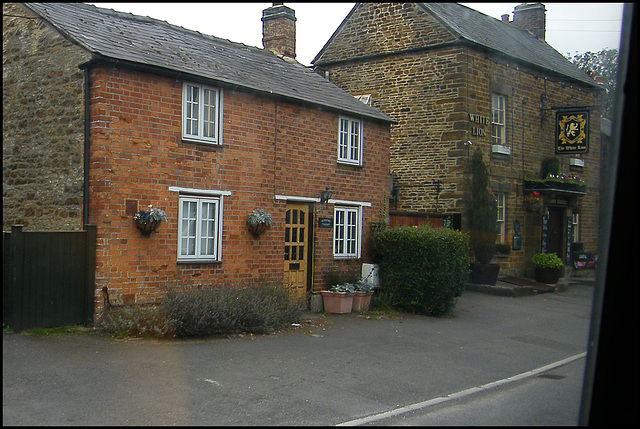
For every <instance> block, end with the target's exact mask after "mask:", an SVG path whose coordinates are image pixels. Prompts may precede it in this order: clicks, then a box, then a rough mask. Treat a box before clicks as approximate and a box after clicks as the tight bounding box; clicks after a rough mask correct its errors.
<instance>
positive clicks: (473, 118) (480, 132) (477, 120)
mask: <svg viewBox="0 0 640 429" xmlns="http://www.w3.org/2000/svg"><path fill="white" fill-rule="evenodd" d="M469 122H472V123H474V124H478V125H489V124H491V119H490V118H489V117H488V116H480V115H476V114H475V113H469ZM471 135H472V136H478V137H486V136H487V132H486V131H485V130H484V129H483V128H478V127H471Z"/></svg>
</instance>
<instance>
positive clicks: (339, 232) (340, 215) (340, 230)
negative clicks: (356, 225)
mask: <svg viewBox="0 0 640 429" xmlns="http://www.w3.org/2000/svg"><path fill="white" fill-rule="evenodd" d="M335 213H336V214H335V219H336V220H335V225H334V235H333V241H334V247H333V251H334V253H335V254H336V255H340V254H342V253H344V211H342V210H336V212H335Z"/></svg>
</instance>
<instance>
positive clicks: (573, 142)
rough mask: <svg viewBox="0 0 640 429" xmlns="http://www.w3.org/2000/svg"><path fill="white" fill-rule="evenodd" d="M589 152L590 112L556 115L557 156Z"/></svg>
mask: <svg viewBox="0 0 640 429" xmlns="http://www.w3.org/2000/svg"><path fill="white" fill-rule="evenodd" d="M588 151H589V111H588V110H571V111H568V110H565V111H560V112H557V113H556V154H559V155H560V154H571V153H587V152H588Z"/></svg>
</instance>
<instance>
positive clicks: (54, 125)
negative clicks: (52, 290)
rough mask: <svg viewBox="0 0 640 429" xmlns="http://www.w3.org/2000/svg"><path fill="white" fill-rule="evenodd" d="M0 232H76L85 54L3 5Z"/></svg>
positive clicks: (79, 222) (79, 223)
mask: <svg viewBox="0 0 640 429" xmlns="http://www.w3.org/2000/svg"><path fill="white" fill-rule="evenodd" d="M2 21H3V27H2V30H3V37H2V40H3V57H2V72H3V76H2V77H3V79H2V90H3V91H2V107H3V118H2V119H3V132H2V136H3V139H2V176H3V178H2V197H3V198H2V200H3V204H2V205H3V207H2V229H3V230H4V231H7V230H10V229H11V226H12V225H23V226H24V230H25V231H29V230H43V231H44V230H78V229H82V205H83V204H82V199H83V183H84V180H83V156H84V155H83V154H84V149H83V147H84V146H83V142H84V127H83V124H84V118H83V115H84V110H83V97H84V90H83V84H84V76H83V72H82V71H81V70H80V69H79V68H78V64H80V63H82V62H84V61H86V60H87V59H88V55H87V53H85V52H83V51H81V50H80V49H79V48H77V47H75V46H73V45H71V44H70V43H69V42H68V41H66V40H65V39H64V38H63V37H61V36H60V35H59V34H58V33H57V32H55V31H53V30H52V29H51V28H50V27H49V26H48V25H47V24H46V23H44V22H43V21H42V20H41V19H39V18H34V16H33V15H32V14H31V13H29V11H27V9H25V8H24V7H22V6H19V5H16V4H9V3H3V17H2Z"/></svg>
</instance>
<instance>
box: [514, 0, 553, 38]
mask: <svg viewBox="0 0 640 429" xmlns="http://www.w3.org/2000/svg"><path fill="white" fill-rule="evenodd" d="M546 12H547V10H546V9H545V8H544V5H543V4H542V3H522V4H519V5H518V6H516V7H515V9H514V10H513V24H514V25H515V26H517V27H518V28H521V29H523V30H529V32H531V33H532V34H533V35H534V36H536V37H537V38H538V39H540V40H544V39H545V33H546V21H547V19H546V15H545V13H546Z"/></svg>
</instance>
